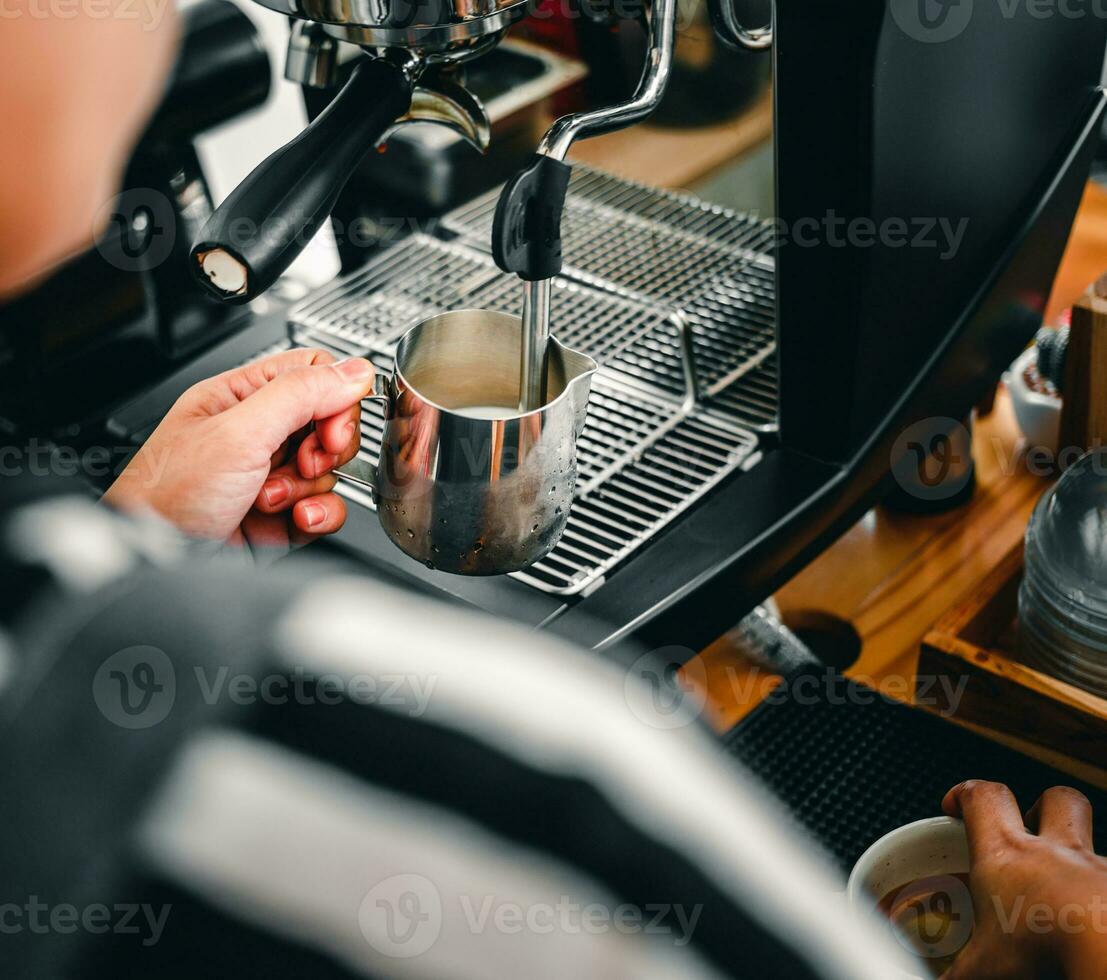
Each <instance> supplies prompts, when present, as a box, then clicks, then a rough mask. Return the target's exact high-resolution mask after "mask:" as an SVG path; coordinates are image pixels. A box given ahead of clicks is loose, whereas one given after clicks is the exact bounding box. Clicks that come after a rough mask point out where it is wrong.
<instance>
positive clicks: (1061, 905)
mask: <svg viewBox="0 0 1107 980" xmlns="http://www.w3.org/2000/svg"><path fill="white" fill-rule="evenodd" d="M942 809H943V810H945V812H946V813H947V814H948V815H949V816H952V817H961V818H962V819H963V820H964V821H965V829H966V831H967V832H968V836H969V853H970V857H971V860H972V873H971V876H970V888H971V891H972V901H973V911H974V913H975V917H976V924H975V927H974V929H973V934H972V939H970V940H969V943H968V945H966V946H965V948H964V949H963V950H962V951H961V954H960V955H959V956H958V957H957V959H956V960H955V961H954V964H953V966H952V967H950V969H949V970H948V971H947V972H946V973H945V974H943V980H1022V978H1026V980H1031V978H1033V980H1039V978H1050V977H1066V978H1068V980H1093V978H1094V980H1104V978H1107V860H1104V859H1103V858H1101V857H1097V856H1096V855H1095V853H1094V852H1093V851H1092V807H1091V804H1090V803H1089V802H1088V799H1087V797H1086V796H1084V795H1083V794H1082V793H1079V792H1077V791H1076V790H1074V789H1069V788H1067V787H1064V786H1055V787H1054V788H1053V789H1049V790H1046V792H1045V793H1043V794H1042V797H1041V799H1039V800H1038V802H1037V803H1035V804H1034V806H1033V807H1032V808H1031V809H1030V811H1029V812H1028V813H1027V815H1026V821H1025V825H1024V821H1023V817H1022V814H1020V813H1019V807H1018V803H1017V802H1016V801H1015V797H1014V795H1013V794H1012V793H1011V791H1010V790H1009V789H1008V788H1007V787H1006V786H1003V785H1001V784H999V783H986V782H980V781H977V780H971V781H969V782H967V783H961V784H960V785H959V786H955V787H954V788H953V789H951V790H950V791H949V792H948V793H947V794H946V797H945V799H944V800H943V801H942ZM1027 828H1029V829H1027Z"/></svg>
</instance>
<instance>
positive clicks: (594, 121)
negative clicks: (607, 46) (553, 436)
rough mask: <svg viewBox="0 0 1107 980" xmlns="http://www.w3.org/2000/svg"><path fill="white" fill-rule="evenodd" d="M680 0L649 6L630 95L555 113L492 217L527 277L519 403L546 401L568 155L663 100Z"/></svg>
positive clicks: (500, 255)
mask: <svg viewBox="0 0 1107 980" xmlns="http://www.w3.org/2000/svg"><path fill="white" fill-rule="evenodd" d="M676 11H677V0H655V3H654V5H653V8H652V10H651V12H650V23H649V43H648V45H647V49H646V64H645V65H644V66H643V68H642V77H641V78H640V79H639V81H638V88H637V89H636V90H635V93H634V96H633V97H632V98H631V99H630V100H629V101H628V102H623V103H621V104H619V105H615V106H607V107H606V108H603V109H594V110H592V111H591V112H581V113H573V114H571V115H568V116H562V117H561V118H560V119H557V120H556V121H555V122H554V123H553V125H552V126H550V128H549V130H547V132H546V135H545V136H543V137H542V141H541V142H540V143H539V144H538V149H537V151H536V152H535V155H534V157H533V159H532V160H531V162H530V163H529V164H528V166H527V167H525V168H524V169H523V170H521V171H520V172H519V173H518V174H516V175H515V176H514V177H513V178H512V179H511V180H509V181H508V182H507V184H505V185H504V189H503V191H502V192H501V193H500V199H499V201H498V202H497V204H496V214H495V218H494V219H493V222H492V254H493V256H494V258H495V260H496V264H497V265H498V266H499V267H500V268H501V269H503V271H504V272H514V273H517V274H518V276H519V278H520V279H522V280H523V315H522V320H523V334H522V347H521V355H520V365H519V375H520V377H519V408H520V410H522V411H528V412H529V411H533V410H534V409H536V408H540V407H541V406H542V405H543V404H545V401H546V391H545V388H546V348H547V344H548V341H549V337H550V280H551V279H552V278H553V277H554V276H555V275H557V273H559V272H560V271H561V215H562V212H563V211H564V209H565V194H566V192H567V190H568V187H569V176H570V173H571V172H572V168H571V167H570V166H569V165H568V164H566V163H565V162H564V160H565V156H566V154H568V152H569V148H570V147H571V146H572V145H573V143H574V142H575V141H576V140H578V139H584V138H586V137H589V136H598V135H600V134H601V133H610V132H614V131H615V130H617V129H623V128H625V127H627V126H631V125H633V124H634V123H636V122H640V121H641V120H643V119H645V118H646V117H647V116H649V115H650V113H652V112H653V111H654V109H656V108H657V106H658V105H659V104H660V102H661V98H662V96H663V95H664V94H665V88H666V86H667V85H668V82H669V76H670V74H671V71H672V64H673V43H674V40H675V35H676Z"/></svg>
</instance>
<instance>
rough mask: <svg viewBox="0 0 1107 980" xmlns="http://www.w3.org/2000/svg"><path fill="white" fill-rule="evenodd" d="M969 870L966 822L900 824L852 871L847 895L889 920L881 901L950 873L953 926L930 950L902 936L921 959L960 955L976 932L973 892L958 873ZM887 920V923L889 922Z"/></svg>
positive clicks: (855, 904) (856, 907) (945, 892)
mask: <svg viewBox="0 0 1107 980" xmlns="http://www.w3.org/2000/svg"><path fill="white" fill-rule="evenodd" d="M968 871H969V842H968V838H967V836H966V835H965V825H964V824H963V823H962V822H961V821H960V820H955V819H953V818H952V817H931V818H929V819H927V820H917V821H916V822H915V823H909V824H906V825H905V826H903V827H899V828H897V829H896V830H893V831H892V832H891V833H888V834H885V835H884V836H883V837H881V838H880V839H879V840H878V841H877V842H876V843H875V844H873V845H872V846H871V847H869V849H868V850H867V851H865V853H864V854H862V855H861V857H860V858H859V859H858V861H857V864H855V865H854V868H853V871H852V872H851V873H850V876H849V882H848V884H847V885H846V896H847V898H848V899H849V904H850V906H851V907H852V908H853V909H854V910H856V911H857V912H859V913H861V914H864V915H871V916H878V917H880V918H883V916H882V915H881V913H880V911H879V906H880V902H881V900H882V899H884V898H885V897H886V896H888V895H889V894H891V893H892V892H893V891H896V890H897V889H903V888H904V887H905V886H911V885H912V884H913V883H914V882H918V881H921V880H925V879H930V878H936V877H942V878H945V877H946V876H948V878H949V881H948V883H945V884H943V887H942V889H941V894H942V895H943V896H946V895H948V899H949V902H950V903H951V906H952V911H953V913H954V914H955V918H954V920H953V922H954V925H953V927H952V928H950V929H948V930H947V931H944V932H943V933H942V934H941V935H935V936H934V937H933V939H934V942H933V943H931V944H928V945H927V947H926V951H925V952H924V951H922V950H921V949H920V948H919V945H917V944H916V943H915V942H912V941H911V939H909V938H908V937H906V936H903V935H900V934H898V933H897V934H896V938H897V939H898V940H899V941H900V943H902V944H903V946H904V947H905V948H906V949H907V950H908V952H910V953H911V954H912V955H914V956H915V957H916V958H922V959H925V958H926V957H933V958H935V959H937V958H939V957H948V956H951V955H953V954H956V953H957V952H958V951H959V950H960V949H961V948H962V947H963V946H964V945H965V943H967V942H968V940H969V938H970V936H971V935H972V896H971V894H970V893H969V890H968V887H967V886H966V885H965V884H964V882H963V881H962V880H961V879H959V878H956V877H954V876H955V875H965V874H967V873H968ZM947 885H948V887H947ZM907 897H910V893H908V894H907ZM928 900H933V899H928V898H927V897H926V896H920V901H922V902H924V903H925V902H926V901H928ZM944 900H945V899H944V898H943V901H944ZM885 923H886V925H885V927H887V920H885ZM892 931H893V932H895V930H892Z"/></svg>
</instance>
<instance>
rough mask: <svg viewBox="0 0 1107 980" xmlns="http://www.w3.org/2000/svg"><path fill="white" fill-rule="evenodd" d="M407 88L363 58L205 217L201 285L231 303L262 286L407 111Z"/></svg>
mask: <svg viewBox="0 0 1107 980" xmlns="http://www.w3.org/2000/svg"><path fill="white" fill-rule="evenodd" d="M412 88H413V83H412V81H411V79H409V77H408V76H407V74H406V73H405V72H404V71H403V70H402V69H401V68H399V67H397V66H396V65H394V64H392V63H390V62H387V61H381V60H377V59H371V58H365V59H364V60H363V61H362V62H361V64H359V65H358V66H357V67H356V68H355V69H354V71H353V74H352V75H351V76H350V79H349V81H348V82H347V83H346V84H345V86H343V88H342V90H341V91H340V92H339V93H338V95H337V96H335V98H334V100H333V101H332V102H331V104H330V105H329V106H327V108H326V109H325V110H324V111H323V113H322V114H321V115H319V116H318V117H317V118H316V119H315V121H314V122H312V123H311V125H310V126H308V127H307V129H305V130H304V131H303V132H302V133H301V134H300V135H299V136H297V137H296V138H295V139H294V140H292V142H290V143H288V144H286V145H285V146H282V147H281V148H280V149H279V150H277V151H276V152H274V153H273V154H271V155H270V156H269V157H267V158H266V159H265V160H263V161H262V162H261V163H260V164H258V165H257V167H255V168H254V170H253V171H252V172H251V173H250V175H249V176H248V177H246V179H245V180H243V181H242V183H241V184H239V185H238V187H236V188H235V190H234V191H233V192H232V193H231V194H230V196H229V197H227V199H226V200H225V201H224V202H223V203H222V204H221V205H219V207H218V208H216V210H215V211H214V212H213V213H212V215H211V217H210V218H208V220H207V222H206V224H205V225H204V227H203V228H202V229H201V231H200V235H199V237H198V238H197V240H196V242H195V243H194V244H193V246H192V253H191V256H190V260H191V263H192V269H193V272H194V273H195V274H196V276H197V277H198V278H199V280H200V282H201V283H203V285H204V286H205V287H206V288H207V289H208V290H209V291H210V292H212V293H214V294H215V295H216V296H218V297H219V298H220V299H222V300H224V301H226V302H229V303H245V302H247V301H249V300H251V299H253V298H254V297H256V296H258V295H259V294H261V293H263V292H264V291H265V290H266V289H268V288H269V287H270V286H271V285H272V284H273V283H274V282H275V281H276V280H277V278H278V277H279V276H280V275H281V274H282V273H283V272H284V271H285V270H286V269H287V268H288V267H289V265H291V264H292V261H293V260H294V259H295V258H296V256H297V255H299V254H300V252H301V251H303V249H304V247H305V246H306V245H307V243H308V242H309V241H310V240H311V237H312V236H313V235H314V234H315V232H316V231H318V230H319V227H320V225H322V224H323V222H324V221H325V220H326V219H327V216H328V215H329V214H330V212H331V209H332V208H333V207H334V203H335V201H336V200H337V199H338V195H339V193H340V192H341V190H342V188H343V187H344V186H345V185H346V182H347V181H348V180H349V179H350V176H351V175H352V174H353V172H354V170H355V168H356V167H357V165H358V164H359V163H360V162H361V160H362V159H363V158H364V157H365V155H366V153H368V152H369V150H370V149H371V148H372V147H373V146H374V145H375V144H376V143H377V142H378V141H379V140H380V138H381V137H382V136H383V135H384V134H385V133H386V132H387V131H388V129H389V127H390V126H392V124H393V123H394V122H395V121H396V120H397V119H398V118H399V117H401V116H403V115H404V114H405V113H406V112H407V111H408V109H409V108H410V106H411V93H412Z"/></svg>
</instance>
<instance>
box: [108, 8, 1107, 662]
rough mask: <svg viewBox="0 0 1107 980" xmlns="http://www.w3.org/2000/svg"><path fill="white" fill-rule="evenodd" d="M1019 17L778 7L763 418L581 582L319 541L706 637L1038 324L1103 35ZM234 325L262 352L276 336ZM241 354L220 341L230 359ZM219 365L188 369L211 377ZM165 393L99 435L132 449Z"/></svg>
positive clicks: (619, 628)
mask: <svg viewBox="0 0 1107 980" xmlns="http://www.w3.org/2000/svg"><path fill="white" fill-rule="evenodd" d="M730 2H733V3H734V4H735V6H733V7H726V8H722V7H720V6H719V5H718V4H717V5H716V9H715V11H714V14H715V17H714V19H715V22H716V26H717V28H719V29H720V30H721V32H722V33H723V34H724V35H726V34H728V33H729V34H731V35H733V34H734V25H735V24H736V22H738V21H740V20H741V18H742V17H743V16H749V10H748V9H745V8H746V7H747V6H748V5H746V4H745V3H739V0H719V4H722V3H730ZM943 11H944V14H943ZM966 11H968V12H969V13H970V16H969V17H967V18H964V14H965V12H966ZM1037 13H1038V11H1037V10H1034V11H1031V10H1030V9H1029V8H1028V7H1026V6H1025V5H1021V4H1019V5H1014V6H1012V5H1004V4H999V3H995V2H993V0H988V2H986V0H975V3H969V2H963V3H962V4H959V5H949V6H946V5H936V4H933V3H932V2H931V0H922V3H921V5H920V0H909V2H908V0H856V2H854V3H848V4H847V3H841V2H840V0H835V2H831V0H779V3H778V4H777V7H776V10H775V12H774V18H773V28H772V30H773V35H772V58H773V75H774V89H773V91H774V100H775V108H774V116H775V124H774V138H775V152H776V167H775V169H776V197H777V228H776V232H777V242H776V248H775V273H774V275H775V286H776V301H775V302H776V334H777V345H776V354H775V357H776V361H777V364H776V368H777V371H778V374H779V426H778V427H772V428H771V430H770V431H765V432H762V433H760V434H759V437H758V438H759V445H758V451H757V453H756V454H755V455H754V456H752V457H751V458H750V460H749V462H750V464H751V465H749V466H745V467H743V468H742V469H741V470H740V471H736V472H734V473H733V474H731V475H730V476H729V477H728V478H726V479H725V480H723V481H722V482H720V483H719V484H718V485H717V486H714V487H713V488H712V490H711V491H710V493H708V494H706V495H705V496H704V497H703V498H702V499H700V500H699V501H698V502H697V503H696V504H695V505H694V506H692V507H690V508H688V509H687V510H686V511H685V512H684V513H683V514H682V515H681V516H679V517H678V518H676V519H675V520H674V521H672V522H671V523H670V524H668V525H667V526H666V527H665V528H664V529H663V530H661V531H659V532H658V533H656V534H655V535H654V536H653V537H652V538H651V539H650V540H649V541H648V542H647V543H646V544H645V545H643V546H642V547H640V548H638V549H637V550H636V551H635V552H634V553H633V554H632V555H631V556H630V557H629V558H627V559H626V560H625V561H624V562H623V563H622V564H620V565H618V566H617V567H615V568H614V569H613V570H612V571H611V572H610V574H608V575H606V576H605V578H604V580H603V581H602V582H600V583H598V584H597V586H596V587H595V588H593V589H591V590H590V591H588V592H586V593H585V594H583V595H574V596H572V597H569V598H565V597H561V596H558V595H556V594H550V593H544V592H541V591H538V590H535V589H532V588H530V587H529V586H528V585H526V584H524V583H522V582H520V581H518V580H515V579H512V578H496V579H469V578H464V577H457V576H448V575H444V574H443V573H440V572H435V571H431V570H428V569H425V568H423V567H422V566H420V565H417V564H416V563H413V562H411V561H410V560H409V559H407V558H406V557H405V556H404V555H403V554H402V553H401V552H399V551H398V550H397V549H395V548H394V547H393V546H392V544H391V543H390V542H388V541H387V540H386V539H385V537H384V534H383V532H382V531H381V530H380V528H379V525H378V524H377V521H376V518H375V515H374V514H372V513H371V512H370V511H369V510H367V509H366V508H362V507H356V506H355V507H351V508H350V518H349V520H348V524H347V527H346V528H345V529H344V530H343V532H342V533H341V535H340V536H339V537H338V546H339V547H341V548H342V549H343V550H345V551H347V552H350V553H352V554H354V555H356V557H357V558H358V559H359V560H361V561H362V562H363V563H364V564H367V565H369V566H371V567H373V568H375V569H377V570H378V571H379V572H380V574H382V575H383V576H385V577H387V578H390V579H394V580H400V581H403V582H406V583H408V584H409V585H411V586H412V587H415V588H419V589H423V590H426V591H430V592H434V593H436V594H439V595H444V596H447V597H450V598H453V599H457V600H461V601H464V602H467V603H471V604H474V605H477V606H479V607H482V608H485V609H487V610H489V611H492V612H494V613H496V614H499V615H505V616H511V617H514V618H518V619H521V620H522V621H524V622H527V623H530V624H532V625H535V626H541V627H543V628H546V629H549V630H551V631H553V632H555V633H558V634H561V635H564V636H566V637H568V638H571V639H573V640H575V641H578V642H582V643H584V644H586V645H588V646H592V647H597V648H603V647H608V646H611V645H613V644H615V643H616V642H617V641H618V640H620V639H622V638H623V637H627V636H630V635H635V636H636V637H637V638H638V639H640V640H642V641H644V642H646V643H647V644H648V645H650V646H652V647H654V648H661V647H665V648H669V651H670V654H671V655H672V656H673V658H674V659H680V654H679V653H678V652H676V651H679V650H680V649H683V650H685V651H687V652H688V653H690V652H691V651H692V650H695V649H699V648H702V646H704V645H705V644H707V643H709V642H710V641H711V640H713V639H714V638H716V637H717V636H719V635H721V634H722V633H723V632H725V631H726V630H727V629H728V628H730V627H731V626H732V625H733V624H734V623H735V622H737V621H738V620H739V619H740V618H741V617H742V615H743V614H744V613H745V612H746V611H748V610H749V609H750V608H751V607H752V606H753V605H754V604H756V603H757V602H759V601H761V600H762V599H764V598H765V597H766V596H767V595H769V594H771V592H772V591H773V590H774V589H775V588H777V587H778V586H779V585H781V584H783V582H785V581H786V580H787V579H788V578H789V577H790V576H791V575H793V574H794V573H795V572H796V571H797V570H799V569H800V568H801V567H802V566H803V565H804V564H805V563H807V562H808V561H810V560H811V559H812V558H813V557H814V556H815V555H817V554H818V553H819V551H821V550H822V549H823V548H825V547H826V546H827V545H828V544H829V543H830V542H831V541H832V540H834V538H835V537H836V536H837V535H839V534H841V533H842V532H843V531H844V530H845V529H846V528H848V527H849V526H850V525H851V524H852V523H853V522H854V521H856V520H857V519H858V518H859V517H860V516H861V515H862V514H863V513H864V512H865V510H867V509H868V508H869V507H871V506H872V505H873V504H874V503H876V502H878V501H879V500H880V499H881V498H882V496H883V495H884V494H885V493H886V491H887V490H888V489H890V488H891V487H892V486H894V484H895V479H894V474H893V469H894V464H895V463H896V462H897V460H898V459H899V458H901V457H902V456H903V455H904V453H905V452H906V451H907V447H908V446H910V445H911V444H912V443H918V442H920V441H922V442H927V443H928V442H931V441H932V440H933V439H934V438H935V436H936V435H937V436H940V435H941V434H942V430H943V426H945V425H946V424H947V423H948V424H949V425H952V424H953V420H955V419H963V418H964V417H965V416H966V415H967V413H969V412H970V410H971V409H972V407H973V405H974V404H975V403H976V402H977V401H978V400H979V399H980V397H981V395H982V394H983V393H984V392H985V391H986V390H987V388H988V387H989V386H990V385H992V384H993V383H994V382H995V381H996V380H997V379H998V377H999V375H1000V374H1001V373H1002V371H1003V369H1004V368H1005V367H1006V365H1007V364H1008V363H1009V362H1010V361H1011V360H1012V359H1013V358H1014V357H1015V356H1016V355H1017V353H1018V352H1019V350H1020V349H1021V348H1022V347H1023V346H1024V345H1025V343H1026V342H1027V341H1028V340H1029V339H1030V337H1031V336H1032V335H1033V333H1034V331H1035V330H1036V329H1037V327H1038V326H1039V325H1040V322H1041V316H1042V313H1043V310H1044V308H1045V304H1046V300H1047V298H1048V295H1049V292H1050V288H1051V285H1052V281H1053V278H1054V276H1055V274H1056V269H1057V266H1058V264H1059V262H1060V258H1061V255H1062V252H1063V250H1064V247H1065V244H1066V241H1067V237H1068V233H1069V229H1070V227H1071V224H1072V220H1073V216H1074V214H1075V212H1076V208H1077V206H1078V204H1079V201H1080V197H1081V194H1082V191H1083V187H1084V184H1085V181H1086V179H1087V175H1088V172H1089V168H1090V163H1091V159H1092V156H1093V154H1094V151H1095V148H1096V137H1097V134H1098V130H1099V125H1100V117H1101V115H1102V113H1103V107H1104V97H1103V94H1102V92H1101V90H1100V88H1099V83H1100V79H1101V72H1102V65H1103V57H1104V51H1105V49H1107V33H1105V31H1107V25H1105V24H1104V22H1103V20H1102V19H1101V18H1095V17H1092V16H1091V15H1090V13H1089V16H1088V17H1086V18H1074V17H1068V16H1063V15H1062V14H1061V13H1060V12H1058V13H1056V14H1055V15H1054V16H1051V17H1048V18H1041V17H1040V16H1035V14H1037ZM751 37H752V38H753V40H754V41H755V42H756V43H759V44H762V46H765V45H764V41H765V40H766V38H765V37H764V35H763V34H762V35H758V34H757V32H752V34H751V35H747V41H748V40H750V38H751ZM943 229H944V230H943ZM251 329H252V330H253V331H254V332H255V335H256V336H255V341H256V344H255V345H256V346H259V347H260V346H262V345H265V344H270V343H272V342H273V341H274V340H279V339H280V336H281V326H280V324H279V323H277V324H275V323H273V322H267V323H259V324H256V325H255V326H254V327H252V328H251ZM249 345H250V341H249V338H247V337H245V336H244V335H240V336H239V337H238V338H236V340H235V341H234V344H233V356H234V357H241V355H242V352H243V350H245V349H246V348H247V347H249ZM228 349H229V350H230V348H228ZM219 356H220V355H219V353H218V352H213V353H212V354H211V355H209V360H210V363H208V362H200V363H197V364H196V365H194V366H193V368H192V370H191V372H190V377H195V376H198V373H203V372H204V371H205V370H218V369H221V368H222V367H225V366H227V364H226V363H220V362H219V360H218V358H219ZM227 356H230V355H227ZM183 384H184V379H176V380H175V381H171V382H169V383H167V384H165V385H163V386H162V387H161V388H159V389H157V390H155V391H153V392H151V393H150V394H149V395H148V397H146V398H144V399H142V400H140V401H139V402H136V403H134V404H133V405H131V406H129V407H128V408H127V409H126V410H124V411H122V412H120V413H118V414H117V415H116V417H115V418H114V419H113V422H112V424H113V426H114V430H115V431H117V432H119V433H137V434H138V436H139V437H141V434H142V433H143V432H145V431H148V430H149V427H150V425H151V424H152V422H153V421H155V420H156V416H157V414H158V413H159V412H162V411H164V409H165V407H167V404H168V401H169V400H170V399H171V398H172V397H173V396H174V395H175V394H176V393H177V391H179V390H180V388H181V387H182V385H183Z"/></svg>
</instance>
